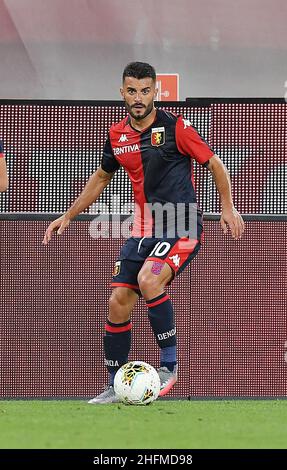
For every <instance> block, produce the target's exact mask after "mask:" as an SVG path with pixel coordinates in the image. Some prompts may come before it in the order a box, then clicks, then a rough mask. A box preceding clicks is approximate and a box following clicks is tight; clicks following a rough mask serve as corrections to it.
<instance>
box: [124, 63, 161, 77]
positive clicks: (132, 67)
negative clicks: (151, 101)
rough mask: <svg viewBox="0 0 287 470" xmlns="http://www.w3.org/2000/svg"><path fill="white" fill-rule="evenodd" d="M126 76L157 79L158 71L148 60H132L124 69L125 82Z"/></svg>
mask: <svg viewBox="0 0 287 470" xmlns="http://www.w3.org/2000/svg"><path fill="white" fill-rule="evenodd" d="M126 77H133V78H137V79H138V80H140V79H141V78H147V77H150V78H152V79H153V81H154V82H155V81H156V73H155V69H154V67H152V65H150V64H147V63H146V62H130V63H129V64H128V65H127V66H126V67H125V69H124V72H123V82H124V80H125V78H126Z"/></svg>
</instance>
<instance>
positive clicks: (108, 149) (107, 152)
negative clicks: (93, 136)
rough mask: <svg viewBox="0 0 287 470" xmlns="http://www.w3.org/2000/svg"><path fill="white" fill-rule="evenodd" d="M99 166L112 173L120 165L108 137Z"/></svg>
mask: <svg viewBox="0 0 287 470" xmlns="http://www.w3.org/2000/svg"><path fill="white" fill-rule="evenodd" d="M101 167H102V169H103V170H104V171H106V172H107V173H114V172H115V171H117V170H118V169H119V167H120V164H119V162H118V161H117V159H116V158H115V156H114V153H113V149H112V146H111V142H110V138H109V137H108V138H107V140H106V143H105V146H104V151H103V157H102V162H101Z"/></svg>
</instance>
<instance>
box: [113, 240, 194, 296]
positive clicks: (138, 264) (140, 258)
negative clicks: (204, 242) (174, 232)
mask: <svg viewBox="0 0 287 470" xmlns="http://www.w3.org/2000/svg"><path fill="white" fill-rule="evenodd" d="M200 247H201V243H200V237H199V239H190V238H186V237H184V238H146V237H143V238H135V237H131V238H129V239H128V240H127V241H126V243H125V244H124V245H123V247H122V249H121V252H120V256H119V258H118V260H117V261H116V263H115V266H114V271H113V279H112V283H111V287H129V288H130V289H133V290H134V291H135V292H136V293H137V294H139V295H141V293H140V289H139V285H138V280H137V278H138V273H139V272H140V270H141V268H142V266H143V264H144V263H145V261H147V260H148V261H152V260H154V261H157V262H162V263H167V264H168V265H169V266H170V267H171V268H172V270H173V272H174V276H177V275H178V274H180V273H181V272H182V271H183V270H184V269H185V268H186V266H187V265H188V264H189V263H190V262H191V260H192V259H193V258H194V257H195V256H196V255H197V253H198V252H199V250H200Z"/></svg>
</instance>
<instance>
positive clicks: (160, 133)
mask: <svg viewBox="0 0 287 470" xmlns="http://www.w3.org/2000/svg"><path fill="white" fill-rule="evenodd" d="M164 143H165V128H164V127H154V128H153V129H152V130H151V145H153V146H154V147H159V146H160V145H163V144H164Z"/></svg>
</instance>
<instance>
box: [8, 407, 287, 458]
mask: <svg viewBox="0 0 287 470" xmlns="http://www.w3.org/2000/svg"><path fill="white" fill-rule="evenodd" d="M0 448H1V449H249V448H253V449H276V448H277V449H280V448H285V449H286V448H287V401H285V400H222V401H221V400H220V401H210V400H207V401H204V400H202V401H201V400H200V401H197V400H196V401H156V402H154V403H152V404H151V405H149V406H143V407H141V406H126V405H122V404H112V405H89V404H87V403H86V402H85V401H80V400H74V401H68V400H62V401H58V400H52V401H38V400H32V401H26V400H25V401H18V400H15V401H13V400H9V401H1V402H0Z"/></svg>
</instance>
